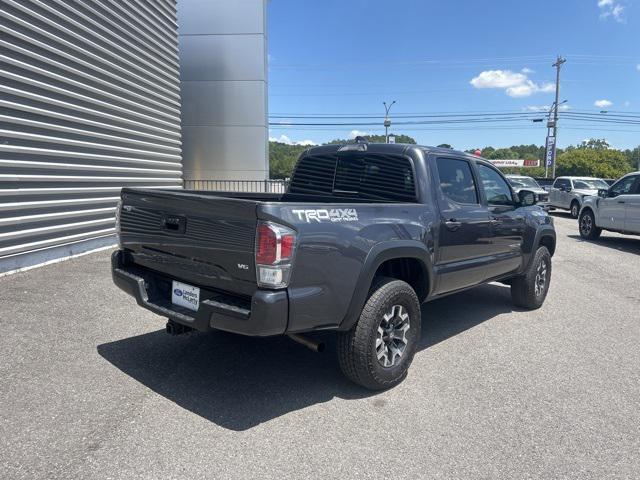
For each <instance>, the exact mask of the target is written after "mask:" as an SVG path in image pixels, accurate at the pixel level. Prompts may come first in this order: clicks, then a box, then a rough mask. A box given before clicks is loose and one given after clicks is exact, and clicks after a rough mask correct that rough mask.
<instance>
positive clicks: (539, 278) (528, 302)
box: [511, 247, 551, 310]
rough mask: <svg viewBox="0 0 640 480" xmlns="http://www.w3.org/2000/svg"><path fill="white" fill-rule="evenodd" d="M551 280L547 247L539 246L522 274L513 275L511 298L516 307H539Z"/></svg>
mask: <svg viewBox="0 0 640 480" xmlns="http://www.w3.org/2000/svg"><path fill="white" fill-rule="evenodd" d="M550 282H551V254H550V253H549V250H547V247H539V248H538V250H537V251H536V253H535V256H534V257H533V260H532V261H531V264H530V265H529V267H528V268H527V271H526V272H525V273H524V274H523V275H519V276H517V277H513V281H512V283H511V300H512V301H513V303H514V304H515V305H516V306H518V307H523V308H528V309H532V310H533V309H536V308H540V307H541V306H542V304H543V303H544V299H545V298H547V292H548V291H549V284H550Z"/></svg>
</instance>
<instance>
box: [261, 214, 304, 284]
mask: <svg viewBox="0 0 640 480" xmlns="http://www.w3.org/2000/svg"><path fill="white" fill-rule="evenodd" d="M295 247H296V232H295V230H292V229H290V228H287V227H283V226H282V225H278V224H276V223H271V222H261V223H259V224H258V228H257V229H256V276H257V281H258V286H260V287H265V288H284V287H286V286H287V285H288V284H289V278H290V277H291V262H292V260H293V255H294V252H295Z"/></svg>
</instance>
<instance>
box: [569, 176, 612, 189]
mask: <svg viewBox="0 0 640 480" xmlns="http://www.w3.org/2000/svg"><path fill="white" fill-rule="evenodd" d="M573 188H582V189H585V190H598V189H599V188H609V184H608V183H607V182H605V181H604V180H600V179H597V178H596V179H592V178H581V179H579V180H574V181H573Z"/></svg>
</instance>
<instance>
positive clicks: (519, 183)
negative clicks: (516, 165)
mask: <svg viewBox="0 0 640 480" xmlns="http://www.w3.org/2000/svg"><path fill="white" fill-rule="evenodd" d="M506 177H507V180H508V181H509V183H510V184H511V188H513V190H514V192H516V193H518V192H519V191H520V190H530V191H532V192H533V193H535V194H536V196H537V199H538V203H537V204H538V205H540V206H541V207H542V208H548V206H549V192H547V191H546V190H545V189H544V188H542V187H541V186H540V185H539V184H538V182H536V181H535V179H534V178H533V177H527V176H526V175H506Z"/></svg>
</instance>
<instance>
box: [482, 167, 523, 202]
mask: <svg viewBox="0 0 640 480" xmlns="http://www.w3.org/2000/svg"><path fill="white" fill-rule="evenodd" d="M478 172H479V173H480V180H481V181H482V188H483V189H484V194H485V196H486V197H487V203H488V204H489V205H513V203H514V202H513V197H512V195H511V189H510V188H509V184H508V183H507V182H506V181H505V179H504V178H503V177H502V175H500V174H499V173H498V172H497V171H495V170H494V169H493V168H491V167H487V166H486V165H483V164H481V163H478Z"/></svg>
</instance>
